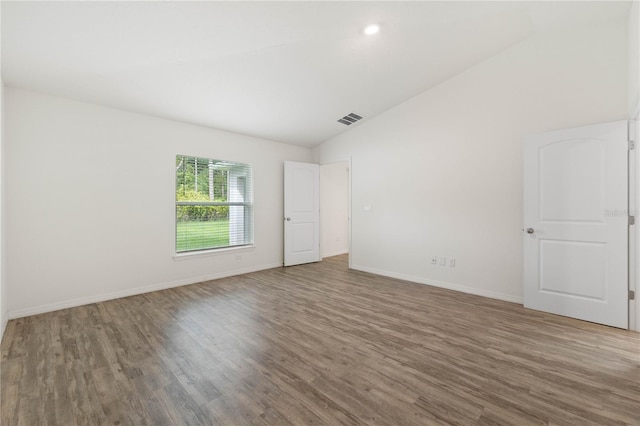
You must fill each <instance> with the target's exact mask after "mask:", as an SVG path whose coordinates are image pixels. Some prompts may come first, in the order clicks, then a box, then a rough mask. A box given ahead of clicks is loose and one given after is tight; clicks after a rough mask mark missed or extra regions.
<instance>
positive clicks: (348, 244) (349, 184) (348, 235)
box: [318, 156, 353, 269]
mask: <svg viewBox="0 0 640 426" xmlns="http://www.w3.org/2000/svg"><path fill="white" fill-rule="evenodd" d="M335 163H347V164H348V167H349V173H348V175H349V178H348V183H347V194H348V195H347V197H348V199H347V211H348V215H349V217H348V218H347V239H348V241H347V247H348V250H349V252H348V253H347V260H348V267H349V269H351V258H352V257H353V256H352V255H351V254H352V253H351V246H352V244H351V223H352V220H351V217H352V216H351V212H352V208H351V183H352V180H353V167H352V162H351V157H350V156H349V157H347V158H342V159H337V160H331V161H325V162H322V163H318V164H319V165H320V167H321V169H320V173H322V166H326V165H328V164H335ZM320 182H321V183H322V179H320ZM320 192H322V185H321V186H320ZM320 209H321V210H322V204H320ZM320 256H321V257H322V215H320Z"/></svg>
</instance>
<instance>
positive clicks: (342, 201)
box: [320, 160, 351, 258]
mask: <svg viewBox="0 0 640 426" xmlns="http://www.w3.org/2000/svg"><path fill="white" fill-rule="evenodd" d="M350 169H351V167H350V161H348V160H344V161H338V162H334V163H327V164H321V165H320V242H321V243H320V247H321V257H323V258H325V257H331V256H338V255H342V254H348V253H349V248H350V226H349V221H350V215H351V211H350V202H349V199H350V183H349V182H350Z"/></svg>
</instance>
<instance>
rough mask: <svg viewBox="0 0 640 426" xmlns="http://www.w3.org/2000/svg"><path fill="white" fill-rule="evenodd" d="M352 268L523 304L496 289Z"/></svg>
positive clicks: (515, 297) (368, 268)
mask: <svg viewBox="0 0 640 426" xmlns="http://www.w3.org/2000/svg"><path fill="white" fill-rule="evenodd" d="M351 269H354V270H356V271H362V272H369V273H371V274H376V275H382V276H384V277H389V278H397V279H399V280H405V281H411V282H414V283H418V284H425V285H430V286H433V287H440V288H446V289H447V290H455V291H460V292H462V293H468V294H474V295H476V296H483V297H488V298H490V299H498V300H503V301H505V302H512V303H518V304H520V305H522V302H523V300H522V297H518V296H512V295H510V294H504V293H498V292H495V291H488V290H481V289H477V288H473V287H467V286H465V285H460V284H452V283H447V282H444V281H437V280H430V279H427V278H424V277H419V276H416V275H409V274H401V273H398V272H391V271H385V270H383V269H376V268H370V267H368V266H363V265H356V264H352V265H351Z"/></svg>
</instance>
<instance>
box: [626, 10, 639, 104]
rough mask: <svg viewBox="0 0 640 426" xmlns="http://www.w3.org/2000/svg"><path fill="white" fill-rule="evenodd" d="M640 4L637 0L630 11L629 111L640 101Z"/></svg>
mask: <svg viewBox="0 0 640 426" xmlns="http://www.w3.org/2000/svg"><path fill="white" fill-rule="evenodd" d="M639 20H640V4H639V2H638V1H637V0H636V1H634V2H633V3H632V5H631V10H630V11H629V53H628V55H629V74H628V75H629V91H628V93H629V95H628V101H629V113H633V112H634V110H635V109H636V108H637V106H638V103H640V29H639V27H640V24H639V23H638V21H639Z"/></svg>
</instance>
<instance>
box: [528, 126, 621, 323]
mask: <svg viewBox="0 0 640 426" xmlns="http://www.w3.org/2000/svg"><path fill="white" fill-rule="evenodd" d="M627 185H628V181H627V135H626V122H615V123H606V124H600V125H595V126H587V127H581V128H575V129H566V130H561V131H556V132H550V133H545V134H540V135H535V136H531V137H529V138H527V140H526V141H525V146H524V226H525V230H526V229H530V232H532V233H525V234H524V235H525V237H524V305H525V307H527V308H532V309H538V310H542V311H546V312H551V313H555V314H559V315H565V316H569V317H573V318H579V319H583V320H587V321H592V322H597V323H601V324H607V325H611V326H615V327H620V328H627V325H628V318H627V289H628V283H627V261H628V259H627V227H628V219H627V216H626V215H625V214H624V212H625V211H626V208H627Z"/></svg>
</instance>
